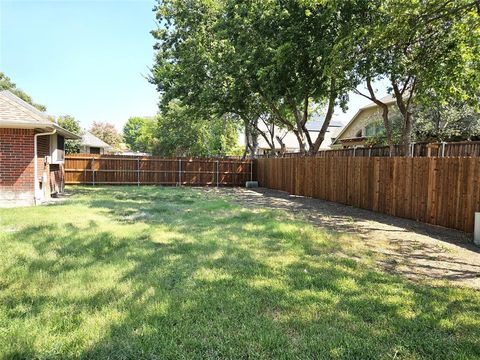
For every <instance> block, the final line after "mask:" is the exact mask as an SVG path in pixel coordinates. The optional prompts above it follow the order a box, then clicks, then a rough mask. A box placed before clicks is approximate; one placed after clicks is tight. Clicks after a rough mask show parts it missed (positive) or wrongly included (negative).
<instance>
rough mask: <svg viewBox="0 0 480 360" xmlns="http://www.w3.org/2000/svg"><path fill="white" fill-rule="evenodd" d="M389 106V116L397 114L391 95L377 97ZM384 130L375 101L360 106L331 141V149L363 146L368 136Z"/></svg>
mask: <svg viewBox="0 0 480 360" xmlns="http://www.w3.org/2000/svg"><path fill="white" fill-rule="evenodd" d="M379 100H380V101H381V102H383V103H385V104H386V105H388V106H389V108H390V113H389V114H390V115H389V116H390V118H391V117H392V116H394V115H395V114H398V108H397V104H396V100H395V98H394V97H393V96H392V95H388V96H385V97H383V98H381V99H379ZM383 131H384V126H383V119H382V109H381V108H380V107H379V106H378V105H377V104H375V103H373V102H372V103H370V104H368V105H366V106H364V107H362V108H360V109H359V110H358V111H357V113H356V114H355V115H354V116H353V118H352V119H351V120H350V121H349V122H348V124H347V125H345V127H344V128H343V129H342V130H341V131H340V133H339V134H338V136H337V137H336V138H335V140H334V141H333V143H332V145H331V148H332V149H342V148H352V147H364V146H365V145H366V143H367V141H368V139H369V138H371V137H372V136H375V135H378V134H379V133H382V132H383Z"/></svg>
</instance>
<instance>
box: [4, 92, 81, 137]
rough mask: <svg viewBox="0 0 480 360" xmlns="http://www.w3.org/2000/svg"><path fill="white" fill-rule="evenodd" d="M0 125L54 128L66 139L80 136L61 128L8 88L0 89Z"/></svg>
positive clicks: (24, 127) (21, 127)
mask: <svg viewBox="0 0 480 360" xmlns="http://www.w3.org/2000/svg"><path fill="white" fill-rule="evenodd" d="M0 127H9V128H20V129H39V130H46V131H51V130H54V129H55V130H56V131H57V133H58V134H60V135H62V136H64V137H65V138H67V139H80V136H78V135H76V134H74V133H72V132H70V131H68V130H66V129H64V128H62V127H61V126H59V125H58V124H56V123H54V122H53V121H51V120H50V119H49V118H48V115H47V114H45V113H43V112H41V111H40V110H38V109H37V108H35V107H34V106H32V105H30V104H29V103H27V102H25V101H23V100H22V99H20V98H19V97H18V96H16V95H14V94H12V93H11V92H10V91H8V90H3V91H0Z"/></svg>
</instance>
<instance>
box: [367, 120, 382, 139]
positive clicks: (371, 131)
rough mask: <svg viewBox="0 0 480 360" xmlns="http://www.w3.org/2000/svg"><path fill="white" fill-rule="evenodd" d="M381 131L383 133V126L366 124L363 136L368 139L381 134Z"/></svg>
mask: <svg viewBox="0 0 480 360" xmlns="http://www.w3.org/2000/svg"><path fill="white" fill-rule="evenodd" d="M383 131H384V127H383V125H377V124H375V123H372V124H368V125H367V126H366V127H365V136H369V137H370V136H375V135H378V134H381V133H383Z"/></svg>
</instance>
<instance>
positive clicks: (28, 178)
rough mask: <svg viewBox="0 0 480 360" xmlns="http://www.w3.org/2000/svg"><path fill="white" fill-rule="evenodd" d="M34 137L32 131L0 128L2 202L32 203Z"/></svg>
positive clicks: (0, 194) (0, 199)
mask: <svg viewBox="0 0 480 360" xmlns="http://www.w3.org/2000/svg"><path fill="white" fill-rule="evenodd" d="M33 135H34V130H30V129H3V128H0V202H2V203H3V202H5V203H8V202H14V201H15V202H17V203H32V202H33V197H34V183H33V168H34V166H33Z"/></svg>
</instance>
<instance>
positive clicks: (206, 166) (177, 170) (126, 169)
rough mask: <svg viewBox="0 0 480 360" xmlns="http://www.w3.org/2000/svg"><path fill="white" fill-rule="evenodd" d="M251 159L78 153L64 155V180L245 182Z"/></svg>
mask: <svg viewBox="0 0 480 360" xmlns="http://www.w3.org/2000/svg"><path fill="white" fill-rule="evenodd" d="M252 170H253V162H252V161H250V160H237V159H215V158H160V157H147V156H145V157H136V156H123V155H90V154H76V155H68V156H66V157H65V183H66V184H89V185H106V184H110V185H114V184H118V185H127V184H130V185H190V186H244V185H245V182H246V181H248V180H251V179H252V176H253V171H252Z"/></svg>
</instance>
